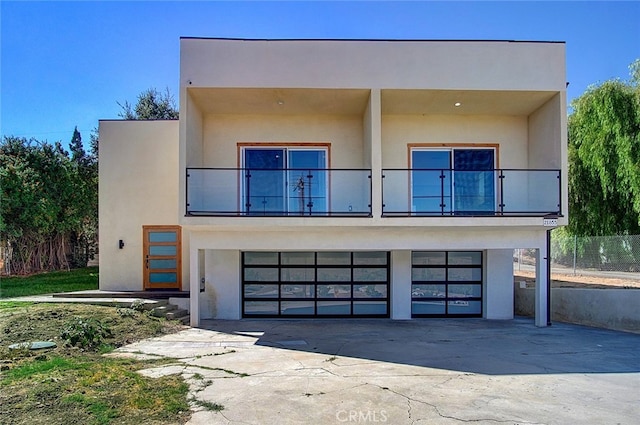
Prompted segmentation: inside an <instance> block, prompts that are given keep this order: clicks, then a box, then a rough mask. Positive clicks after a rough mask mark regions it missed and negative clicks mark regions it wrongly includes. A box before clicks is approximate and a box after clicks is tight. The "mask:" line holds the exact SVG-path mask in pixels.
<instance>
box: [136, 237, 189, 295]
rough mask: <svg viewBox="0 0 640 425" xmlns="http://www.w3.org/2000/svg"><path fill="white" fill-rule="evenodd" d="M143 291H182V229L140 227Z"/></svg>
mask: <svg viewBox="0 0 640 425" xmlns="http://www.w3.org/2000/svg"><path fill="white" fill-rule="evenodd" d="M142 233H143V241H144V243H143V250H144V251H143V265H142V267H143V270H144V289H145V290H149V289H177V290H180V289H182V279H181V275H182V256H181V252H182V229H181V228H180V226H142Z"/></svg>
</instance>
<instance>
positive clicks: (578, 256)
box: [514, 229, 640, 278]
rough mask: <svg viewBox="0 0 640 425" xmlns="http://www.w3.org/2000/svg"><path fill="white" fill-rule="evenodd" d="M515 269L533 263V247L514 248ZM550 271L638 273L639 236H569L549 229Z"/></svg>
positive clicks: (559, 230) (639, 266)
mask: <svg viewBox="0 0 640 425" xmlns="http://www.w3.org/2000/svg"><path fill="white" fill-rule="evenodd" d="M514 263H515V269H516V270H530V269H531V267H532V266H534V265H535V250H533V249H516V250H515V251H514ZM551 271H552V272H553V273H564V274H584V273H585V272H587V273H589V272H591V273H592V272H594V271H599V272H619V273H621V274H622V275H624V274H626V273H628V274H629V277H630V278H636V276H633V275H632V274H633V273H640V235H621V236H572V235H568V234H567V233H566V232H564V231H562V230H561V229H557V230H554V231H553V232H551Z"/></svg>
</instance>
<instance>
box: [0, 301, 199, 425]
mask: <svg viewBox="0 0 640 425" xmlns="http://www.w3.org/2000/svg"><path fill="white" fill-rule="evenodd" d="M75 319H81V322H78V321H75ZM92 321H99V323H101V324H102V325H104V326H105V327H106V328H108V329H109V332H108V333H106V334H105V336H104V339H103V340H102V341H101V344H100V346H98V347H89V348H87V347H83V346H80V347H79V346H70V345H69V343H68V341H67V340H65V339H63V338H64V337H63V336H62V334H63V332H61V330H62V329H64V328H65V327H66V326H68V324H69V323H74V322H75V323H85V324H86V323H89V322H91V323H93V322H92ZM80 329H83V328H80ZM86 329H89V328H86ZM181 329H184V327H183V326H182V325H181V324H180V323H178V322H175V321H167V320H165V319H160V318H156V317H153V316H150V315H149V314H146V313H144V312H137V311H135V310H133V309H117V308H114V307H100V306H91V305H82V304H24V305H22V304H21V303H11V302H0V418H2V419H0V422H1V423H2V424H7V425H34V424H36V425H37V424H45V425H55V424H70V423H77V424H111V423H118V424H123V425H138V424H141V423H144V424H157V425H173V424H182V423H185V422H187V421H188V420H189V417H190V415H191V412H190V407H189V404H188V400H187V394H188V385H187V384H186V383H185V382H184V380H183V379H182V378H181V377H180V376H176V375H171V376H165V377H160V378H149V377H144V376H141V375H140V374H138V373H137V371H139V370H140V369H142V368H148V367H155V366H158V365H159V364H162V363H163V362H169V361H171V359H149V360H144V361H135V360H132V359H117V358H110V357H106V356H103V355H102V354H103V353H106V352H110V351H111V350H113V348H115V347H119V346H122V345H124V344H128V343H131V342H133V341H138V340H140V339H143V338H149V337H152V336H158V335H163V334H167V333H173V332H176V331H178V330H181ZM92 332H93V331H90V330H89V331H87V333H92ZM31 341H53V342H55V343H56V344H57V346H56V347H55V348H53V349H47V350H38V351H31V350H27V349H26V348H25V349H10V348H9V346H10V345H11V344H15V343H22V342H31Z"/></svg>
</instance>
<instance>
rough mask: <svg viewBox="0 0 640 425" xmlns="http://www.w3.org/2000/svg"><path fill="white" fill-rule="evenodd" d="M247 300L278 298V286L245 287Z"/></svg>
mask: <svg viewBox="0 0 640 425" xmlns="http://www.w3.org/2000/svg"><path fill="white" fill-rule="evenodd" d="M244 296H245V297H247V298H278V285H259V284H253V285H244Z"/></svg>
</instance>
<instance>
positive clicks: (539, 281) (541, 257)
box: [535, 233, 550, 327]
mask: <svg viewBox="0 0 640 425" xmlns="http://www.w3.org/2000/svg"><path fill="white" fill-rule="evenodd" d="M543 235H545V236H546V234H545V233H543ZM547 257H548V252H547V245H546V238H545V239H543V240H542V243H541V244H540V248H538V249H537V250H536V319H535V322H536V326H538V327H545V326H547V311H548V308H549V307H550V306H549V305H547V301H548V299H547V284H548V280H547Z"/></svg>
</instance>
